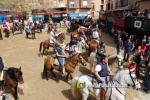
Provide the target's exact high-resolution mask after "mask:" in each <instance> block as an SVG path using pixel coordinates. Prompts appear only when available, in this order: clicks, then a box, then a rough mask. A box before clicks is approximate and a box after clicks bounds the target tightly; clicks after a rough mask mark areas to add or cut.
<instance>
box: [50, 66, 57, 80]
mask: <svg viewBox="0 0 150 100" xmlns="http://www.w3.org/2000/svg"><path fill="white" fill-rule="evenodd" d="M50 72H51V73H52V74H53V76H54V78H53V79H55V78H56V75H55V73H54V72H53V68H52V67H51V69H50Z"/></svg>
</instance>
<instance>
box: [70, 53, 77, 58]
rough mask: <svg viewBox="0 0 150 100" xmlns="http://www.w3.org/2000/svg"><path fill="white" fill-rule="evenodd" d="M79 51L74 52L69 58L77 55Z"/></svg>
mask: <svg viewBox="0 0 150 100" xmlns="http://www.w3.org/2000/svg"><path fill="white" fill-rule="evenodd" d="M77 54H78V53H77V52H73V53H72V54H71V55H69V57H68V59H70V58H72V57H74V56H75V55H77Z"/></svg>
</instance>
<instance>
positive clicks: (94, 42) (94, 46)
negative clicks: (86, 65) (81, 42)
mask: <svg viewBox="0 0 150 100" xmlns="http://www.w3.org/2000/svg"><path fill="white" fill-rule="evenodd" d="M88 45H89V53H88V56H90V54H91V52H96V50H97V48H98V46H99V42H98V41H97V40H95V39H94V40H91V41H88Z"/></svg>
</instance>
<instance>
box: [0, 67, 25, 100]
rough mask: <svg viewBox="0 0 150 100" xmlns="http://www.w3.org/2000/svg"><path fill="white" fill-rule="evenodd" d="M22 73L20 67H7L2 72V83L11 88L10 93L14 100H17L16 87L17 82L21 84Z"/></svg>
mask: <svg viewBox="0 0 150 100" xmlns="http://www.w3.org/2000/svg"><path fill="white" fill-rule="evenodd" d="M22 75H23V73H22V71H21V67H20V68H13V67H11V68H8V69H7V70H6V71H5V73H4V84H3V85H7V86H8V88H10V89H11V91H12V94H13V96H14V98H15V100H18V93H17V87H18V83H20V84H23V83H24V81H23V77H22Z"/></svg>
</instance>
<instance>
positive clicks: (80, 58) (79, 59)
mask: <svg viewBox="0 0 150 100" xmlns="http://www.w3.org/2000/svg"><path fill="white" fill-rule="evenodd" d="M77 57H78V58H77V61H78V62H79V63H81V64H82V65H83V66H86V61H85V59H84V58H83V57H82V56H81V54H78V56H77Z"/></svg>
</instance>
